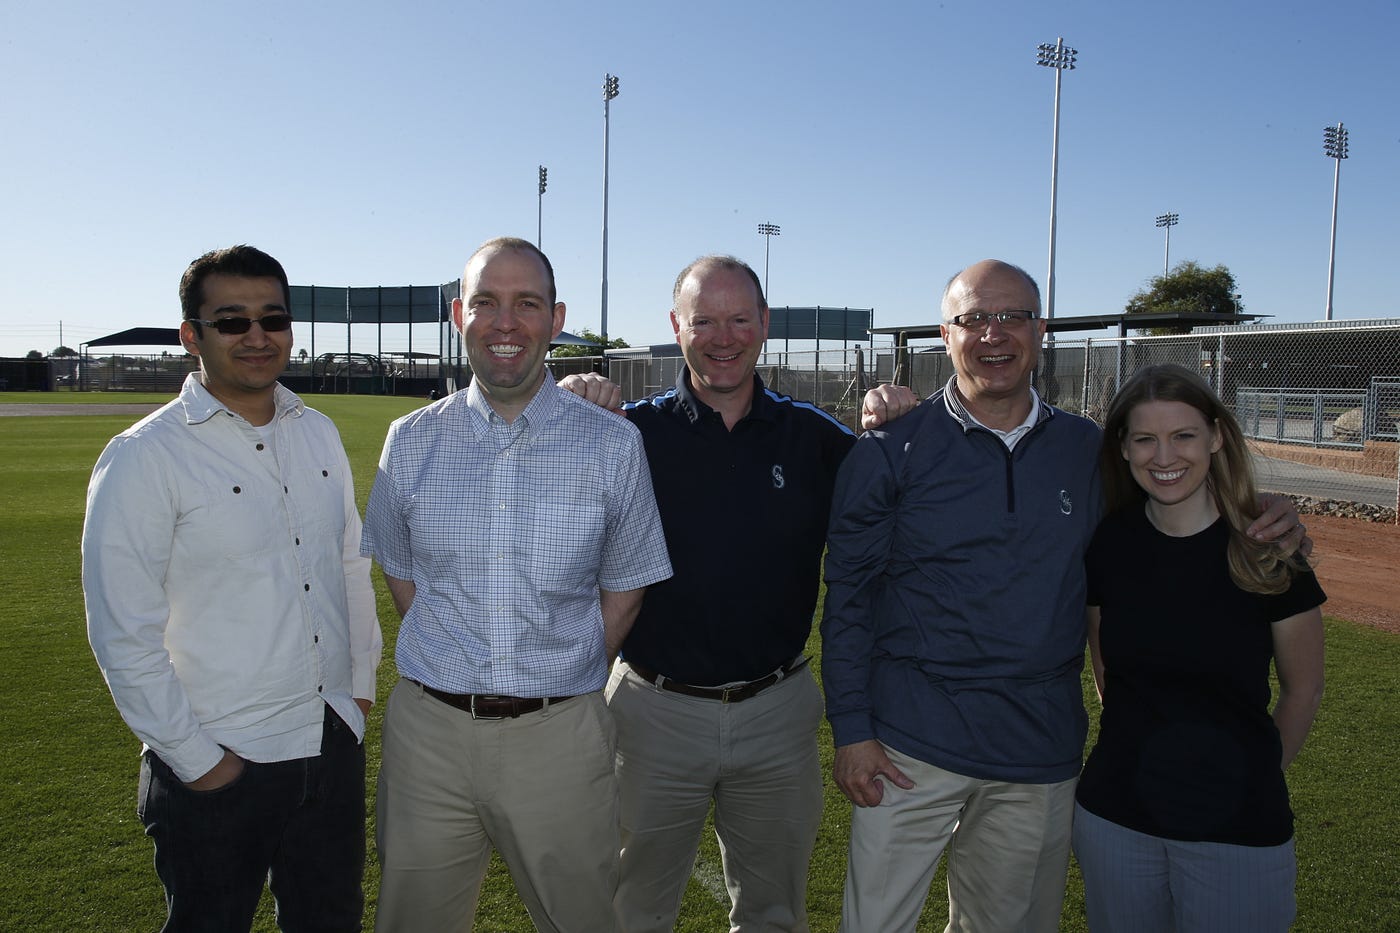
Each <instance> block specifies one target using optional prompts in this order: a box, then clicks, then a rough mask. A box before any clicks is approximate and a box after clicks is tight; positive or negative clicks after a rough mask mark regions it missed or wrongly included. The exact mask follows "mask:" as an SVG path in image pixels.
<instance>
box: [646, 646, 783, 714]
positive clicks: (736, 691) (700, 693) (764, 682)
mask: <svg viewBox="0 0 1400 933" xmlns="http://www.w3.org/2000/svg"><path fill="white" fill-rule="evenodd" d="M623 660H624V661H626V660H627V659H626V658H624V659H623ZM627 666H628V667H630V668H632V671H633V673H635V674H636V675H637V676H638V677H640V678H642V679H643V680H645V681H646V682H647V683H649V684H651V685H652V686H654V687H656V688H657V689H659V690H669V691H671V692H672V693H681V694H684V695H685V696H688V697H699V698H700V699H702V700H719V701H720V702H721V703H742V702H744V701H745V700H747V699H749V698H750V697H756V696H758V695H759V694H760V693H762V692H763V691H764V690H767V689H768V688H769V687H771V686H773V685H774V684H776V683H778V681H780V680H784V679H786V678H788V677H790V676H792V675H793V674H794V673H796V672H797V671H800V670H802V668H804V667H806V666H807V658H805V657H802V658H798V659H797V660H796V661H793V662H792V663H791V664H785V665H783V666H782V667H780V668H778V669H777V670H776V671H774V672H773V673H771V674H768V675H767V676H765V677H760V678H758V680H751V681H749V682H748V683H746V684H736V685H735V686H733V687H696V686H693V685H692V684H683V683H681V682H680V681H678V680H672V679H671V678H669V677H665V676H663V675H661V674H658V673H656V671H653V670H651V669H650V668H647V667H643V666H642V665H640V664H637V663H635V662H633V661H627Z"/></svg>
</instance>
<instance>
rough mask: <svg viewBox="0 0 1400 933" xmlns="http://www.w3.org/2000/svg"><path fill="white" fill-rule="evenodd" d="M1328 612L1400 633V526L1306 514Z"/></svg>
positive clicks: (1331, 614)
mask: <svg viewBox="0 0 1400 933" xmlns="http://www.w3.org/2000/svg"><path fill="white" fill-rule="evenodd" d="M1303 521H1304V522H1306V523H1307V526H1308V534H1309V535H1311V536H1312V539H1313V563H1314V564H1315V565H1316V570H1317V579H1318V581H1319V582H1320V583H1321V584H1322V588H1323V589H1324V590H1326V591H1327V605H1325V606H1323V607H1322V611H1323V613H1324V614H1326V615H1329V616H1335V617H1337V618H1339V619H1346V620H1348V621H1351V622H1359V623H1361V624H1362V625H1369V626H1372V627H1373V628H1378V629H1383V630H1385V631H1387V632H1391V633H1394V634H1400V527H1397V526H1395V525H1382V524H1378V523H1374V522H1363V521H1359V520H1357V519H1353V518H1336V517H1334V516H1330V515H1304V516H1303Z"/></svg>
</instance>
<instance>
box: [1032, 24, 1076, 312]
mask: <svg viewBox="0 0 1400 933" xmlns="http://www.w3.org/2000/svg"><path fill="white" fill-rule="evenodd" d="M1036 52H1037V54H1036V60H1035V63H1036V64H1037V65H1044V66H1045V67H1046V68H1053V69H1055V123H1054V129H1053V130H1052V133H1051V137H1050V271H1049V272H1048V273H1047V274H1046V276H1045V316H1046V317H1048V318H1053V317H1054V316H1055V198H1056V195H1057V193H1058V189H1059V185H1060V76H1061V73H1062V72H1064V71H1073V70H1074V63H1075V59H1076V56H1077V55H1078V54H1079V51H1078V50H1077V49H1072V48H1070V47H1069V46H1067V45H1065V40H1064V37H1063V36H1061V37H1060V38H1058V39H1056V40H1055V44H1054V45H1050V44H1049V43H1046V42H1042V43H1041V44H1040V45H1039V46H1037V47H1036Z"/></svg>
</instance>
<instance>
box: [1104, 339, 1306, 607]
mask: <svg viewBox="0 0 1400 933" xmlns="http://www.w3.org/2000/svg"><path fill="white" fill-rule="evenodd" d="M1145 402H1181V403H1183V404H1185V405H1190V406H1191V407H1192V408H1194V409H1196V410H1197V411H1199V412H1200V413H1201V415H1202V416H1203V417H1204V418H1205V420H1206V424H1208V425H1214V426H1215V428H1216V430H1217V431H1219V432H1220V438H1221V444H1220V449H1219V450H1218V451H1216V452H1215V453H1213V454H1211V458H1210V472H1209V473H1208V474H1207V477H1206V488H1207V489H1208V490H1209V491H1210V494H1211V496H1212V498H1213V499H1214V500H1215V506H1216V508H1217V509H1219V511H1220V514H1221V515H1223V516H1224V517H1225V523H1226V525H1227V526H1229V529H1230V543H1229V547H1228V549H1227V554H1228V559H1229V563H1230V578H1231V579H1232V580H1234V581H1235V584H1236V585H1237V586H1239V587H1240V589H1242V590H1247V591H1249V592H1251V593H1265V594H1275V593H1282V592H1284V591H1285V590H1287V589H1288V586H1289V584H1290V582H1291V581H1292V579H1293V574H1294V573H1295V572H1296V571H1297V570H1298V569H1299V568H1300V567H1302V566H1305V564H1303V562H1302V560H1301V559H1297V560H1295V559H1292V558H1286V557H1284V556H1283V555H1282V554H1281V553H1280V552H1279V549H1278V547H1277V546H1276V545H1274V544H1272V543H1265V542H1261V541H1255V540H1254V539H1252V538H1250V537H1249V536H1248V535H1246V534H1245V533H1244V532H1245V529H1246V528H1248V527H1249V525H1250V523H1251V522H1253V521H1254V519H1256V518H1258V517H1259V494H1258V492H1257V490H1256V489H1255V485H1254V466H1253V464H1252V462H1251V459H1250V453H1249V448H1248V447H1247V446H1246V444H1245V440H1244V434H1243V433H1242V432H1241V431H1240V426H1239V423H1238V422H1237V421H1236V420H1235V416H1234V415H1233V414H1231V413H1230V410H1229V409H1228V408H1226V407H1225V406H1224V405H1223V404H1222V403H1221V401H1220V399H1219V398H1217V397H1216V395H1215V393H1214V392H1212V391H1211V389H1210V386H1209V385H1207V384H1206V381H1205V380H1204V379H1202V378H1201V377H1200V376H1198V375H1196V374H1195V373H1193V372H1192V371H1191V370H1189V369H1186V368H1185V367H1183V366H1176V365H1173V364H1170V363H1163V364H1160V365H1157V366H1149V367H1147V368H1145V369H1142V370H1139V371H1138V372H1137V373H1136V374H1135V375H1134V376H1133V377H1132V378H1131V379H1129V380H1128V382H1127V383H1126V384H1125V385H1124V386H1123V389H1122V391H1120V392H1119V393H1118V394H1117V395H1116V396H1114V398H1113V402H1112V404H1111V405H1109V409H1108V416H1107V417H1106V418H1105V419H1104V431H1103V447H1102V448H1101V449H1100V451H1099V471H1100V474H1101V475H1102V478H1103V491H1104V503H1105V506H1106V509H1107V511H1108V512H1110V513H1111V512H1116V511H1119V510H1120V509H1126V508H1134V507H1136V508H1141V507H1142V503H1143V501H1144V500H1145V499H1146V498H1147V493H1145V492H1144V491H1143V490H1142V487H1140V486H1139V485H1138V484H1137V481H1136V480H1135V479H1133V475H1132V471H1131V469H1130V468H1129V466H1128V463H1127V461H1126V460H1124V459H1123V454H1122V444H1123V438H1124V437H1125V436H1126V435H1127V431H1128V417H1129V415H1131V414H1132V411H1133V409H1135V408H1137V407H1138V406H1139V405H1142V404H1144V403H1145Z"/></svg>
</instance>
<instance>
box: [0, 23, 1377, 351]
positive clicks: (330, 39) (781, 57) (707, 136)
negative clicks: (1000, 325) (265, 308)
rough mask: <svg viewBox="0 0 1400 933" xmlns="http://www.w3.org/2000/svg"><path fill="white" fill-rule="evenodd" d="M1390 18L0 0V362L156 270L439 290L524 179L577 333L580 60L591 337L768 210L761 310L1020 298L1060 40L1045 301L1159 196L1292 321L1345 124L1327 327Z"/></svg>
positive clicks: (1201, 249)
mask: <svg viewBox="0 0 1400 933" xmlns="http://www.w3.org/2000/svg"><path fill="white" fill-rule="evenodd" d="M1397 34H1400V4H1397V3H1396V2H1395V0H1376V2H1354V0H1353V2H1347V0H1342V2H1336V3H1332V4H1322V3H1317V2H1297V0H1275V2H1249V0H1239V2H1219V0H1210V2H1203V0H1183V2H1176V3H1171V4H1165V3H1157V4H1152V5H1150V6H1148V5H1145V4H1137V3H1124V2H1116V3H1110V2H1102V3H1090V2H1065V3H1055V2H1043V0H1041V2H1010V3H996V2H975V0H946V2H942V3H938V2H923V3H913V2H910V3H881V2H867V3H859V4H858V3H851V2H845V3H827V2H805V3H796V2H775V3H763V2H748V3H731V2H727V0H720V2H711V3H707V4H672V3H667V2H656V0H650V2H635V0H616V2H613V3H611V4H602V3H592V4H583V3H558V2H548V0H542V2H530V3H507V2H479V0H456V2H421V3H415V2H411V0H405V2H402V3H398V4H388V3H364V2H353V0H352V2H344V3H298V2H293V0H282V2H277V3H266V2H262V0H249V2H242V3H238V4H226V3H221V2H212V0H211V2H207V3H206V2H198V3H191V2H182V3H173V2H164V0H152V2H140V0H138V2H136V3H130V4H111V3H97V2H83V3H77V2H67V0H7V2H5V3H4V4H3V5H0V43H3V55H0V86H3V88H4V91H3V94H0V117H3V126H4V142H3V143H0V179H3V185H4V192H5V196H4V210H3V212H0V237H2V238H3V246H0V255H2V256H3V257H4V260H3V268H0V355H20V354H23V353H24V352H25V351H27V350H30V349H40V350H45V351H47V350H50V349H52V348H53V347H55V346H56V345H57V344H58V340H59V321H60V320H61V321H62V322H63V327H64V330H63V340H64V342H65V343H67V344H69V345H70V346H74V347H76V346H77V345H78V344H79V343H80V342H82V341H85V340H90V339H93V338H95V337H98V336H101V335H103V334H107V333H110V332H113V331H116V330H119V329H122V328H125V327H129V326H136V325H173V324H174V323H175V322H176V320H177V319H178V315H179V309H178V304H177V300H176V284H177V281H178V279H179V276H180V273H181V272H182V271H183V269H184V267H185V265H186V264H187V263H188V262H189V261H190V259H192V258H193V257H194V256H196V255H198V254H199V253H201V252H203V251H204V250H206V249H210V248H213V247H217V246H225V245H229V244H231V243H237V242H248V243H252V244H254V245H257V246H259V247H261V248H263V249H266V250H268V251H269V252H271V253H273V254H274V255H276V256H277V257H278V258H280V259H281V260H282V261H283V263H284V264H285V265H286V267H287V270H288V272H289V274H290V276H291V279H292V281H293V282H294V283H299V284H320V285H403V284H410V283H412V284H433V283H438V282H443V281H448V280H450V279H452V278H454V277H455V276H457V275H458V274H459V273H460V270H461V266H462V263H463V261H464V260H465V258H466V256H467V255H468V253H469V252H470V251H471V250H472V248H474V247H475V246H476V245H477V244H478V243H480V242H481V241H482V240H484V239H486V238H488V237H491V236H494V235H499V234H514V235H518V236H523V237H527V238H530V239H534V237H535V233H536V166H537V165H539V164H541V163H543V164H544V165H546V166H548V168H549V190H548V192H547V193H546V194H545V196H544V248H545V251H546V252H547V253H549V255H550V257H551V258H552V259H553V261H554V263H555V266H556V269H557V273H558V281H559V291H560V297H561V299H562V300H564V301H566V302H567V303H568V309H569V310H568V322H567V324H566V327H568V328H569V329H571V330H577V329H578V328H581V327H590V328H593V329H595V330H596V329H598V326H599V323H600V322H599V291H600V289H599V282H600V265H601V259H600V252H601V246H600V228H601V213H602V161H603V154H602V142H603V119H602V116H603V106H602V100H601V90H600V86H601V84H602V80H603V75H604V74H605V73H606V72H612V73H613V74H616V75H618V76H619V77H620V78H621V95H620V96H619V97H618V98H617V99H616V100H615V101H614V102H613V105H612V135H611V139H612V150H611V199H610V246H609V328H608V329H609V331H610V333H611V334H612V335H614V336H621V337H623V338H624V339H626V340H628V341H629V342H631V343H632V344H645V343H653V342H665V341H669V340H670V339H671V332H670V327H669V324H668V323H667V320H666V311H667V310H668V309H669V307H670V285H671V281H672V279H673V278H674V276H675V274H676V272H677V271H678V270H679V269H680V268H681V266H683V265H684V264H685V263H686V262H688V261H689V260H690V259H692V258H694V257H695V256H697V255H699V254H701V253H705V252H716V251H718V252H730V253H734V254H737V255H739V256H740V257H742V258H745V259H747V260H749V261H750V262H751V263H753V264H754V265H755V266H756V268H758V270H759V273H760V275H761V274H762V267H763V259H764V255H763V248H764V242H763V238H762V237H761V236H759V235H758V233H757V230H756V226H757V224H759V223H762V222H770V223H775V224H779V225H781V227H782V234H781V236H779V237H776V238H774V239H773V240H772V258H771V273H770V275H771V288H770V291H771V296H770V297H771V301H772V303H773V304H775V305H784V304H791V305H815V304H821V305H827V306H851V307H873V308H874V309H875V323H876V325H877V326H888V325H894V324H904V323H917V322H924V321H930V320H933V319H934V316H935V315H936V313H937V312H936V293H937V292H938V290H939V289H940V288H941V286H942V284H943V282H944V281H945V280H946V279H947V277H948V276H949V275H950V274H951V273H952V272H954V271H956V270H957V269H958V268H960V267H961V266H963V265H966V264H967V263H969V262H972V261H975V260H977V259H980V258H984V257H987V256H997V257H1001V258H1005V259H1009V260H1011V261H1013V262H1017V263H1020V264H1022V265H1024V266H1026V267H1027V268H1028V269H1029V270H1030V271H1031V272H1032V274H1034V275H1035V276H1036V277H1037V278H1038V279H1040V280H1042V283H1043V280H1044V277H1045V271H1046V247H1047V238H1048V218H1049V187H1050V185H1049V182H1050V135H1051V116H1052V103H1053V91H1054V74H1053V72H1052V71H1051V70H1050V69H1048V68H1039V67H1036V65H1035V64H1034V62H1035V47H1036V45H1037V44H1038V43H1041V42H1054V41H1055V39H1056V37H1057V36H1064V37H1065V41H1066V43H1067V44H1068V45H1071V46H1074V47H1075V48H1077V49H1078V50H1079V67H1078V68H1077V69H1076V70H1074V71H1071V72H1066V73H1065V75H1064V89H1063V97H1062V114H1061V146H1060V188H1059V203H1060V216H1059V240H1058V243H1059V246H1058V261H1057V273H1056V279H1057V301H1056V304H1057V309H1056V311H1057V315H1060V316H1065V315H1071V314H1092V313H1108V312H1113V311H1118V310H1121V308H1122V306H1123V304H1124V302H1125V301H1126V300H1127V299H1128V298H1129V297H1130V296H1131V295H1132V294H1133V293H1134V292H1135V291H1136V290H1137V289H1138V288H1140V287H1141V286H1142V285H1143V284H1144V282H1145V281H1146V280H1147V279H1148V278H1149V277H1151V276H1152V275H1154V274H1157V273H1160V272H1161V269H1162V259H1163V256H1162V253H1163V238H1162V231H1161V230H1158V229H1156V228H1155V227H1154V226H1153V219H1154V217H1155V216H1156V215H1158V214H1161V213H1164V212H1167V211H1175V212H1177V213H1179V214H1180V217H1181V221H1180V224H1179V226H1177V227H1175V228H1174V229H1173V231H1172V241H1171V246H1172V249H1171V256H1172V262H1173V264H1175V263H1176V262H1177V261H1178V260H1181V259H1195V260H1197V261H1199V262H1201V263H1203V264H1206V265H1214V264H1216V263H1224V264H1226V265H1228V266H1229V267H1230V269H1231V270H1232V271H1233V272H1234V273H1235V275H1236V277H1237V279H1238V281H1239V285H1240V289H1241V291H1242V292H1243V295H1244V303H1245V306H1246V309H1247V310H1249V311H1253V312H1258V313H1262V314H1270V315H1274V316H1275V319H1276V320H1283V321H1294V320H1313V319H1318V318H1321V317H1322V314H1323V308H1324V303H1325V297H1326V282H1327V246H1328V233H1329V223H1330V214H1331V203H1332V170H1333V164H1334V163H1333V162H1332V161H1331V160H1330V159H1327V158H1326V157H1325V156H1324V155H1323V152H1322V130H1323V127H1324V126H1327V125H1328V124H1335V123H1336V122H1337V121H1338V120H1341V121H1343V122H1344V123H1345V125H1346V126H1347V128H1348V130H1349V132H1350V134H1351V158H1349V159H1348V160H1346V161H1345V162H1344V163H1343V164H1342V178H1341V216H1340V221H1339V230H1338V242H1337V272H1336V292H1335V300H1334V305H1335V309H1336V311H1335V313H1336V316H1337V317H1339V318H1369V317H1389V316H1397V315H1400V307H1397V287H1396V286H1397V278H1400V273H1397V268H1400V232H1397V228H1398V227H1400V224H1397V217H1400V184H1398V183H1397V180H1398V179H1400V171H1398V170H1400V78H1397V50H1396V47H1395V44H1394V43H1395V36H1396V35H1397ZM334 339H335V340H338V341H341V345H342V346H343V328H342V329H341V330H340V335H339V336H337V337H335V338H334ZM354 339H355V341H356V343H357V349H360V348H361V345H360V343H359V342H360V341H361V340H362V339H363V340H364V341H365V343H364V344H363V348H364V349H370V348H372V347H373V340H374V337H373V334H372V331H370V330H363V331H362V330H361V329H360V328H357V330H356V335H355V338H354ZM298 340H299V341H300V343H301V344H302V345H306V344H307V343H308V335H305V334H303V333H301V332H298ZM331 340H332V338H331V336H330V335H329V334H324V335H323V334H321V333H319V332H318V336H317V343H318V347H317V349H318V350H320V349H322V348H323V347H324V348H325V349H332V347H331V346H328V345H327V344H328V343H329V342H330V341H331ZM405 343H406V340H405V339H404V337H403V335H402V334H401V333H400V332H398V331H393V329H386V335H385V348H386V349H400V348H402V347H403V345H404V344H405ZM414 343H415V345H416V347H420V348H423V349H426V348H427V347H426V346H425V345H430V344H435V343H436V337H435V335H433V334H432V332H431V328H429V327H428V326H426V325H424V326H423V327H422V329H421V330H416V331H415V337H414Z"/></svg>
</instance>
